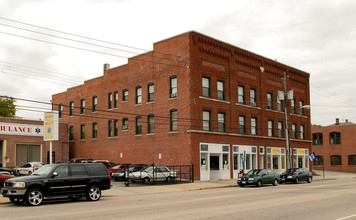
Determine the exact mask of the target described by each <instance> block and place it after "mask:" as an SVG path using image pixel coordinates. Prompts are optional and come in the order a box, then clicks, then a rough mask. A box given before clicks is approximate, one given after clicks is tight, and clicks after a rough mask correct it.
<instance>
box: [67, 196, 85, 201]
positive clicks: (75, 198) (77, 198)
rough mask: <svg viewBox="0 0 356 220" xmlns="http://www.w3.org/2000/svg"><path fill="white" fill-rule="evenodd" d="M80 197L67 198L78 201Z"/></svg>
mask: <svg viewBox="0 0 356 220" xmlns="http://www.w3.org/2000/svg"><path fill="white" fill-rule="evenodd" d="M81 197H82V196H69V198H70V199H71V200H73V201H78V200H79V199H80V198H81Z"/></svg>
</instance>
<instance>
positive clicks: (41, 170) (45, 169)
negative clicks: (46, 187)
mask: <svg viewBox="0 0 356 220" xmlns="http://www.w3.org/2000/svg"><path fill="white" fill-rule="evenodd" d="M54 166H55V165H54V164H47V165H44V166H43V167H41V168H39V169H38V170H37V171H35V172H34V173H33V175H38V176H47V175H48V174H50V173H51V171H52V169H53V167H54Z"/></svg>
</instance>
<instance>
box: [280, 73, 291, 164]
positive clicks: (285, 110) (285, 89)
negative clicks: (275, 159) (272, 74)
mask: <svg viewBox="0 0 356 220" xmlns="http://www.w3.org/2000/svg"><path fill="white" fill-rule="evenodd" d="M282 80H283V89H284V91H283V92H284V114H285V116H286V147H287V169H289V168H292V156H291V149H290V140H289V119H288V91H287V76H286V72H284V77H283V78H282Z"/></svg>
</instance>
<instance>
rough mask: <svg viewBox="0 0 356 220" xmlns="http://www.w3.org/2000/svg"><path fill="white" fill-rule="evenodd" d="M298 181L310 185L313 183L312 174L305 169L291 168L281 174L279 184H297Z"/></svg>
mask: <svg viewBox="0 0 356 220" xmlns="http://www.w3.org/2000/svg"><path fill="white" fill-rule="evenodd" d="M300 181H307V182H308V183H311V182H312V181H313V174H312V173H311V172H310V171H309V170H307V169H305V168H291V169H287V170H286V171H285V172H284V173H282V174H281V182H280V183H284V182H293V183H299V182H300Z"/></svg>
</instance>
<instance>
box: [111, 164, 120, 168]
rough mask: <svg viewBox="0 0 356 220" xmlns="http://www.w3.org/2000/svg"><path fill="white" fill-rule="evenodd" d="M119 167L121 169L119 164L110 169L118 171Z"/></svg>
mask: <svg viewBox="0 0 356 220" xmlns="http://www.w3.org/2000/svg"><path fill="white" fill-rule="evenodd" d="M120 167H121V164H119V165H115V166H112V167H110V169H119V168H120Z"/></svg>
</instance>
